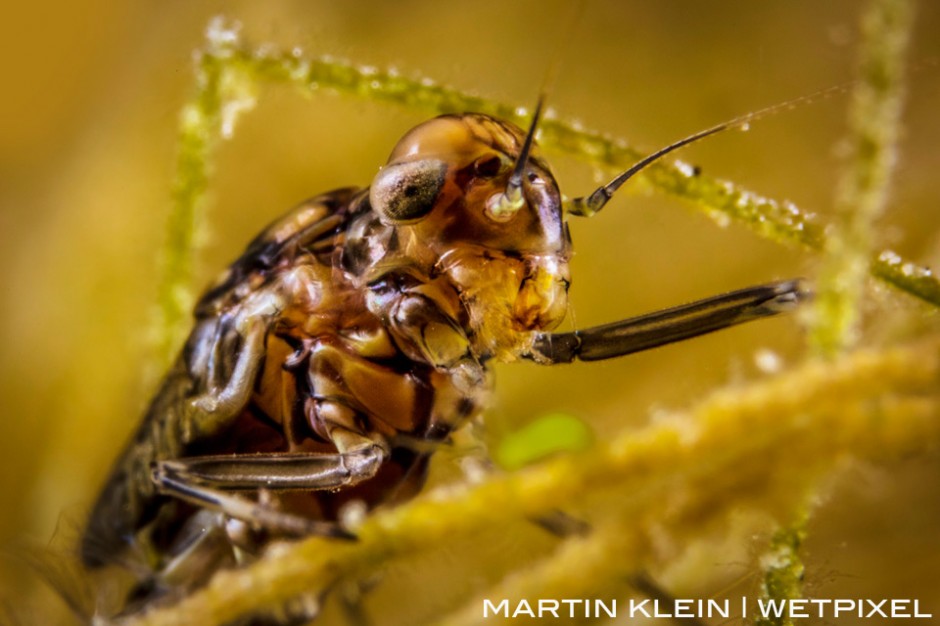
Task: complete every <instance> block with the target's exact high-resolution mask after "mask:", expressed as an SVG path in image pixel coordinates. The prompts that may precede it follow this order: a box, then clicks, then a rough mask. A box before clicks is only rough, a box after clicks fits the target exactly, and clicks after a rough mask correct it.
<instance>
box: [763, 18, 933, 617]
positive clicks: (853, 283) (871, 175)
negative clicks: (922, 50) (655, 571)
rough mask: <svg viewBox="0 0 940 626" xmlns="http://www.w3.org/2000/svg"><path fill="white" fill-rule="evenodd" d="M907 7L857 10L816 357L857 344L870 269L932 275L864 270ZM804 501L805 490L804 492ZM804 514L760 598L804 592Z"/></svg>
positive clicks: (893, 154)
mask: <svg viewBox="0 0 940 626" xmlns="http://www.w3.org/2000/svg"><path fill="white" fill-rule="evenodd" d="M913 13H914V7H913V2H912V0H872V1H871V2H870V4H869V6H868V7H867V8H866V10H865V11H864V12H863V14H862V20H861V30H862V41H861V46H860V48H859V74H860V76H859V80H858V81H857V82H856V83H855V84H854V86H853V89H852V92H851V100H850V104H849V112H848V122H849V137H848V142H849V143H850V145H851V146H852V155H851V158H850V159H849V160H848V161H847V162H846V164H845V167H844V168H843V170H842V173H841V175H840V178H839V183H838V185H837V193H836V198H835V207H836V211H835V218H834V223H833V228H832V232H831V233H830V235H829V237H828V239H827V241H826V242H825V246H824V259H823V264H822V269H821V271H820V275H819V279H818V283H817V295H816V302H815V303H814V306H813V310H812V312H811V315H810V318H811V319H810V322H811V323H810V335H809V340H810V345H811V347H812V348H813V351H814V353H815V354H816V355H817V356H820V357H824V358H832V357H834V356H836V355H837V354H839V353H840V352H842V351H844V350H846V349H848V348H851V347H853V346H854V345H855V344H856V343H857V340H858V335H859V322H860V317H861V312H860V308H861V302H862V297H863V295H862V294H863V291H864V283H865V281H866V278H867V276H868V274H869V272H870V273H871V274H872V275H874V276H876V277H878V278H882V279H885V278H889V277H890V276H897V277H899V278H901V279H910V280H915V281H916V280H919V279H924V278H927V279H929V278H930V275H929V273H923V272H920V274H919V275H917V276H915V273H914V272H910V271H907V272H905V271H904V270H903V261H900V260H899V259H898V258H897V255H894V254H893V253H889V252H883V253H881V255H879V257H878V258H877V261H878V263H876V264H872V265H871V267H870V269H869V265H870V261H869V259H870V258H871V256H872V250H873V249H874V248H875V245H876V243H877V242H876V241H875V226H876V221H877V220H878V218H879V217H880V216H881V214H882V213H883V212H884V210H885V206H886V204H887V202H888V187H889V180H890V177H891V173H892V170H893V168H894V165H895V163H896V161H897V138H898V134H899V126H900V120H901V108H902V100H903V95H904V81H903V78H904V76H903V74H904V59H905V52H906V50H907V45H908V41H909V40H910V31H911V27H912V24H913ZM892 262H893V264H892ZM899 263H900V265H901V266H902V269H901V270H900V271H898V269H897V266H898V264H899ZM888 272H891V274H888ZM889 282H890V280H889ZM810 493H811V492H810ZM809 499H811V495H810V494H807V500H809ZM810 512H811V511H810V505H809V504H808V503H807V504H805V505H802V506H801V508H800V509H799V511H798V512H797V514H796V515H795V518H796V519H795V520H794V521H793V522H792V523H791V524H790V525H789V526H785V527H783V528H781V529H779V530H778V531H777V532H776V533H775V534H774V536H773V537H772V539H771V545H770V550H769V552H768V553H767V554H765V555H764V559H763V561H764V562H763V568H764V576H763V581H762V586H761V587H762V588H761V595H762V596H763V598H764V599H768V600H784V601H786V600H792V599H796V598H801V597H802V596H803V580H804V565H803V560H802V555H801V551H800V548H801V545H802V543H803V541H804V539H805V537H806V533H807V524H808V521H809V516H810ZM755 623H756V624H757V625H758V626H792V624H793V620H792V618H791V617H790V616H789V615H778V616H766V615H765V616H758V617H757V618H756V619H755Z"/></svg>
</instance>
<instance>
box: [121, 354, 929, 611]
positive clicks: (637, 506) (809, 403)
mask: <svg viewBox="0 0 940 626" xmlns="http://www.w3.org/2000/svg"><path fill="white" fill-rule="evenodd" d="M938 381H940V337H931V338H927V339H922V340H920V341H918V342H917V343H914V344H911V345H907V346H903V347H890V348H884V349H880V350H862V351H858V352H855V353H851V354H848V355H846V356H844V357H841V358H839V359H837V360H835V361H832V362H821V361H811V362H809V363H806V364H805V365H803V366H801V367H798V368H795V369H793V370H791V371H789V372H787V373H784V374H782V375H779V376H777V377H774V378H771V379H767V380H764V381H760V382H757V383H753V384H751V385H749V386H745V387H731V388H727V389H723V390H720V391H718V392H716V393H713V394H712V395H710V396H709V397H708V398H706V399H705V400H704V401H703V402H702V403H700V404H699V405H697V406H695V407H693V408H692V409H691V410H689V411H688V412H685V413H679V414H675V415H673V416H671V417H670V418H667V419H664V420H660V421H657V423H655V424H653V425H650V426H648V427H646V428H644V429H641V430H639V431H627V432H623V433H621V434H620V435H618V436H616V437H614V438H612V439H610V440H609V441H607V442H605V443H602V444H600V445H597V446H595V447H594V448H593V449H591V450H590V451H588V452H586V453H584V454H578V455H570V456H566V457H561V458H557V459H554V460H551V461H548V462H545V463H543V464H540V465H536V466H533V467H530V468H527V469H525V470H522V471H519V472H516V473H514V474H510V475H507V476H500V477H494V478H492V479H490V480H488V481H486V482H484V483H482V484H479V485H476V486H472V487H469V486H454V487H450V488H447V489H438V490H435V491H432V492H429V493H426V494H424V495H422V496H420V497H419V498H417V499H416V500H414V501H412V502H411V503H409V504H407V505H404V506H401V507H399V508H395V509H391V510H385V511H380V512H376V513H375V514H374V515H371V516H369V517H368V518H367V519H366V520H365V521H364V522H363V523H362V525H361V527H360V528H358V529H357V534H358V537H359V540H358V541H356V542H353V543H350V542H338V541H328V540H325V539H322V538H311V539H306V540H302V541H299V542H297V543H296V544H293V545H289V546H285V547H284V548H283V549H279V550H273V551H271V552H270V553H269V554H268V555H266V557H265V558H262V559H261V560H259V561H258V562H257V563H255V564H253V565H252V566H250V567H247V568H244V569H240V570H235V571H222V572H220V573H219V574H217V575H216V576H215V577H214V578H213V579H212V580H211V581H210V582H209V584H208V585H207V587H206V588H204V589H203V590H201V591H199V592H197V593H195V594H194V595H192V596H191V597H189V598H186V599H185V600H183V601H181V602H180V603H178V604H177V605H175V606H171V607H166V608H162V609H157V610H151V611H148V612H146V613H144V614H142V615H140V616H137V617H135V618H133V619H128V620H125V621H124V622H123V624H125V626H130V625H133V626H170V625H184V624H204V625H211V624H222V623H225V622H227V621H230V620H232V619H235V618H236V617H238V616H240V615H244V614H246V613H251V612H252V611H255V610H257V609H259V608H264V607H271V606H276V605H279V604H280V603H283V602H285V601H287V600H289V599H291V598H293V597H295V596H297V595H298V594H301V593H304V592H311V591H317V590H325V589H328V588H330V587H331V586H332V585H334V584H335V583H337V582H338V581H340V580H342V579H348V578H353V579H354V578H356V577H359V576H365V575H367V574H369V573H370V572H374V571H375V569H376V568H377V567H379V566H380V565H381V564H382V563H384V562H387V561H389V560H391V559H395V558H400V557H407V556H409V555H412V554H414V553H415V552H418V551H423V550H428V549H432V548H434V547H435V546H439V545H442V544H447V543H449V542H451V541H453V540H454V539H455V538H457V537H461V536H467V535H469V534H471V533H473V532H476V531H478V530H480V529H482V528H489V527H493V525H498V524H502V523H505V522H507V521H509V520H517V519H521V518H524V517H530V516H534V515H537V514H539V513H540V512H544V511H548V510H552V509H555V508H558V507H561V508H566V507H573V506H575V505H577V504H578V503H583V502H584V501H585V499H586V498H590V499H594V498H596V497H599V496H602V495H605V494H606V495H608V496H610V497H607V498H606V499H605V500H604V502H605V504H608V505H609V510H608V506H605V507H604V511H600V512H599V513H598V514H599V515H601V517H602V520H601V522H602V525H603V524H604V523H606V521H607V520H616V519H620V520H622V523H618V524H617V525H616V526H611V527H610V528H611V529H612V530H611V532H612V533H613V534H614V536H616V538H617V539H616V541H617V542H618V543H617V545H623V546H630V545H633V546H636V545H638V544H637V543H635V541H636V540H637V539H638V538H643V537H645V536H646V533H647V531H648V530H649V526H648V524H647V523H646V521H645V520H646V517H645V516H643V515H639V516H636V517H632V516H630V515H625V513H627V512H629V511H638V510H643V511H646V510H650V511H654V513H655V511H656V510H657V509H660V510H661V509H662V507H664V506H666V505H667V504H668V506H669V507H670V508H669V510H670V512H671V514H670V516H668V517H667V518H656V521H655V523H656V524H657V528H662V529H663V530H664V531H666V532H669V533H670V534H672V535H673V536H675V537H677V538H683V537H694V536H695V535H696V534H697V533H701V532H702V528H703V524H702V520H703V519H708V518H714V517H716V516H722V515H727V514H729V513H730V512H731V511H733V510H737V509H739V508H740V507H742V506H745V507H750V508H752V509H755V510H761V511H766V512H769V513H771V514H773V515H775V516H777V517H778V518H780V517H782V516H785V515H788V514H789V512H790V511H792V510H794V508H795V506H796V504H797V503H798V502H799V501H800V498H802V497H803V496H804V495H805V493H806V492H807V488H808V487H809V486H810V485H812V484H814V483H815V481H817V480H818V479H819V477H820V476H821V475H822V474H823V473H825V472H826V471H829V470H831V469H832V468H833V467H834V466H835V465H836V464H837V463H838V462H839V461H840V460H841V459H843V458H844V457H845V456H846V455H854V456H857V457H861V458H867V459H891V458H896V457H899V456H903V455H907V454H910V453H912V452H915V451H923V450H924V449H926V448H929V447H931V446H934V445H935V444H936V442H937V441H938V439H940V417H938V413H940V410H938V406H940V384H938ZM653 516H654V514H651V518H650V519H651V520H653ZM664 519H665V521H664ZM611 523H612V522H611ZM650 523H652V522H650ZM608 536H609V535H608V534H607V533H598V534H597V536H595V537H589V538H587V539H583V540H571V541H572V542H577V541H583V542H600V543H599V544H598V545H597V546H596V549H594V550H588V551H580V552H578V554H575V553H574V552H573V551H574V548H575V547H577V545H578V544H577V543H571V544H568V545H570V546H572V547H571V548H562V550H561V551H560V552H559V556H558V559H560V560H559V561H551V560H550V561H548V562H547V564H546V565H545V566H544V567H536V568H533V569H532V570H531V571H523V572H520V573H519V574H516V575H514V577H513V578H512V579H510V580H509V583H508V585H509V586H508V587H507V589H506V590H505V593H507V594H509V593H521V594H537V593H540V591H539V589H540V588H542V587H543V586H544V587H545V588H546V589H547V590H549V591H550V592H551V593H557V592H558V590H559V589H562V588H564V587H565V586H566V585H573V586H574V587H573V589H574V590H575V592H577V590H580V589H589V588H591V587H592V586H597V585H601V584H603V583H604V582H605V581H604V580H600V579H599V577H601V578H602V577H603V576H604V575H606V572H607V571H609V567H610V563H607V562H606V561H605V559H618V560H620V561H621V563H619V564H617V567H621V566H626V567H629V568H631V569H633V570H634V571H637V570H640V569H642V568H643V565H644V562H643V560H644V558H643V552H642V551H638V552H636V553H633V554H631V553H630V551H629V550H626V551H620V552H618V551H617V550H615V549H607V550H605V549H603V546H602V545H600V544H603V542H605V541H606V539H605V537H608ZM588 545H592V544H590V543H588ZM572 559H575V560H572ZM566 564H567V565H566ZM565 572H567V575H566V574H565ZM565 576H567V577H565ZM530 597H535V596H530Z"/></svg>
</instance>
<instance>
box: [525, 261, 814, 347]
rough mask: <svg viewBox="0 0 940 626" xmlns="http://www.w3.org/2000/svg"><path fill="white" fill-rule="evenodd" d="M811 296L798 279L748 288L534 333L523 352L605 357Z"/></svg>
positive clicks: (779, 308)
mask: <svg viewBox="0 0 940 626" xmlns="http://www.w3.org/2000/svg"><path fill="white" fill-rule="evenodd" d="M810 295H811V293H810V292H809V291H808V290H807V289H806V288H805V287H804V285H803V284H802V282H801V281H799V280H787V281H781V282H776V283H768V284H766V285H758V286H756V287H748V288H746V289H740V290H738V291H732V292H730V293H726V294H722V295H719V296H713V297H711V298H705V299H703V300H697V301H695V302H691V303H689V304H683V305H681V306H677V307H673V308H671V309H664V310H662V311H655V312H653V313H648V314H646V315H641V316H639V317H631V318H628V319H625V320H621V321H619V322H613V323H612V324H605V325H603V326H595V327H593V328H586V329H584V330H576V331H573V332H570V333H539V334H538V335H536V337H535V340H534V342H533V344H532V350H531V351H530V353H529V354H526V355H524V356H525V357H526V358H529V359H531V360H533V361H536V362H537V363H543V364H546V365H554V364H555V363H570V362H571V361H574V360H575V359H580V360H582V361H599V360H603V359H610V358H614V357H618V356H624V355H626V354H631V353H633V352H640V351H642V350H649V349H650V348H656V347H659V346H662V345H666V344H668V343H673V342H676V341H682V340H684V339H690V338H692V337H697V336H699V335H704V334H706V333H710V332H714V331H716V330H721V329H722V328H728V327H730V326H736V325H737V324H741V323H744V322H748V321H751V320H755V319H760V318H762V317H769V316H771V315H777V314H778V313H784V312H786V311H790V310H793V309H794V308H795V307H796V305H797V304H798V303H799V302H800V301H801V300H804V299H806V298H808V297H809V296H810Z"/></svg>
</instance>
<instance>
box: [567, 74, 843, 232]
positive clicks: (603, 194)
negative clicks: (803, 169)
mask: <svg viewBox="0 0 940 626" xmlns="http://www.w3.org/2000/svg"><path fill="white" fill-rule="evenodd" d="M853 84H854V83H843V84H841V85H834V86H832V87H828V88H826V89H822V90H820V91H817V92H814V93H811V94H807V95H805V96H800V97H799V98H793V99H792V100H787V101H786V102H780V103H778V104H774V105H771V106H768V107H764V108H763V109H758V110H757V111H752V112H750V113H747V114H745V115H741V116H739V117H736V118H734V119H731V120H728V121H727V122H722V123H721V124H718V125H717V126H712V127H711V128H706V129H705V130H701V131H699V132H697V133H695V134H692V135H689V136H688V137H685V138H684V139H680V140H679V141H676V142H675V143H671V144H669V145H668V146H666V147H665V148H661V149H659V150H657V151H656V152H654V153H652V154H651V155H649V156H647V157H645V158H643V159H641V160H640V161H638V162H637V163H636V164H634V165H633V166H631V167H630V168H629V169H627V170H624V171H623V172H621V173H620V174H618V175H617V176H616V177H615V178H614V179H613V180H611V181H610V182H609V183H607V184H606V185H604V186H602V187H598V188H597V189H595V190H594V191H593V192H592V193H591V194H590V195H588V196H582V197H580V198H573V199H571V200H568V201H566V202H565V206H564V209H565V211H567V212H568V213H569V214H571V215H577V216H580V217H590V216H592V215H594V214H595V213H597V212H598V211H600V210H601V209H603V208H604V205H606V204H607V201H608V200H610V199H611V197H613V195H614V193H616V191H617V190H618V189H620V187H621V186H622V185H623V184H624V183H625V182H627V181H628V180H629V179H630V178H632V177H633V175H634V174H636V173H637V172H640V171H642V170H643V169H645V168H646V167H647V166H648V165H651V164H652V163H655V162H656V161H658V160H659V159H661V158H662V157H664V156H666V155H667V154H669V153H670V152H675V151H676V150H678V149H679V148H683V147H685V146H687V145H689V144H690V143H695V142H696V141H698V140H699V139H704V138H705V137H710V136H712V135H717V134H718V133H721V132H724V131H726V130H729V129H732V128H740V129H741V130H747V129H748V127H749V126H750V123H751V122H753V121H756V120H758V119H761V118H763V117H767V116H769V115H773V114H775V113H779V112H780V111H783V110H790V109H794V108H796V107H797V106H800V105H803V104H808V103H810V102H814V101H816V100H820V99H822V98H825V97H828V96H831V95H833V94H836V93H844V92H845V91H847V90H848V88H849V87H851V86H852V85H853Z"/></svg>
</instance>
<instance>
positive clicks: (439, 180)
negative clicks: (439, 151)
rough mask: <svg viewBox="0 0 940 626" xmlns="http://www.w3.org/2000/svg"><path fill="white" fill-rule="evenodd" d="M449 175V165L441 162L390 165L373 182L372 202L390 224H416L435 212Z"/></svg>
mask: <svg viewBox="0 0 940 626" xmlns="http://www.w3.org/2000/svg"><path fill="white" fill-rule="evenodd" d="M446 174H447V164H446V163H444V161H440V160H438V159H425V160H422V161H408V162H406V163H395V164H393V165H387V166H385V167H383V168H382V170H381V171H380V172H379V173H378V174H377V175H376V177H375V180H374V181H373V182H372V188H371V189H370V191H369V201H370V202H371V203H372V208H373V209H375V210H376V211H378V212H379V215H381V216H382V217H383V218H385V220H386V221H388V222H393V223H396V224H404V223H408V222H415V221H417V220H420V219H421V218H422V217H424V216H425V215H427V214H428V213H430V212H431V209H433V208H434V203H435V202H437V197H438V195H439V194H440V192H441V188H443V186H444V179H445V176H446Z"/></svg>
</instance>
